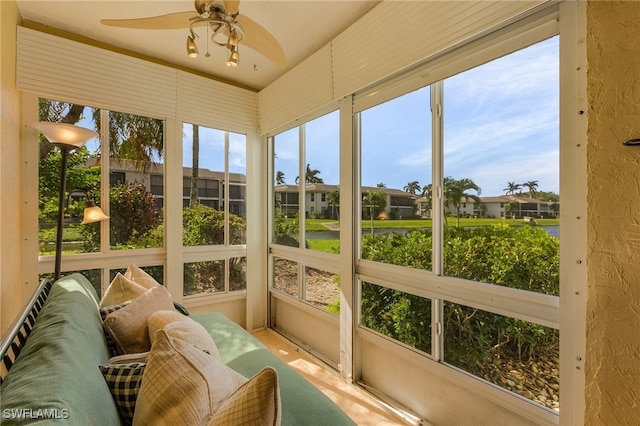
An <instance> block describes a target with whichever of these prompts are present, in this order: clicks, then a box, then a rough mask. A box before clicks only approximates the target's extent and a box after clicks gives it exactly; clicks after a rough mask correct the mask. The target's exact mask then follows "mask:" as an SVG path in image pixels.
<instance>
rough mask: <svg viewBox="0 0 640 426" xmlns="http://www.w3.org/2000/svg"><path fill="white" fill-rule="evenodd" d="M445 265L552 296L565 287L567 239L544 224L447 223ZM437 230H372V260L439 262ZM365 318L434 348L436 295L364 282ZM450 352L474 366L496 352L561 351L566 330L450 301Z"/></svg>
mask: <svg viewBox="0 0 640 426" xmlns="http://www.w3.org/2000/svg"><path fill="white" fill-rule="evenodd" d="M444 241H445V245H444V253H443V256H444V270H445V274H446V275H448V276H454V277H459V278H465V279H469V280H474V281H480V282H484V283H491V284H495V285H501V286H506V287H511V288H517V289H521V290H527V291H535V292H540V293H546V294H551V295H558V293H559V256H558V248H559V242H558V239H557V238H554V237H551V236H549V235H548V233H547V232H546V231H545V230H544V229H540V228H535V227H521V228H514V227H509V226H506V225H495V226H486V227H478V228H475V229H464V228H453V227H449V228H447V229H446V230H445V239H444ZM431 243H432V238H431V231H430V230H416V231H411V232H408V233H406V234H399V233H394V234H386V235H385V234H383V235H373V236H371V235H366V236H363V239H362V257H363V258H364V259H369V260H374V261H379V262H385V263H391V264H394V265H400V266H407V267H411V268H418V269H426V270H430V269H431V266H432V264H431V255H432V249H431V247H432V245H431ZM361 322H362V324H363V325H364V326H366V327H369V328H371V329H373V330H375V331H378V332H380V333H382V334H385V335H387V336H390V337H392V338H394V339H397V340H399V341H401V342H403V343H406V344H408V345H411V346H414V347H416V348H417V349H420V350H423V351H425V352H430V350H431V332H430V326H431V301H430V300H429V299H425V298H422V297H419V296H415V295H410V294H407V293H403V292H400V291H397V290H392V289H389V288H385V287H381V286H377V285H373V284H369V283H364V284H363V286H362V316H361ZM444 329H445V333H444V349H445V359H446V361H447V362H449V363H452V364H454V365H457V366H460V367H463V368H466V369H468V370H470V371H473V370H474V368H476V367H477V365H478V364H479V363H482V362H487V361H488V360H490V359H491V358H492V357H497V358H501V357H511V358H517V359H522V358H525V357H528V358H533V357H535V356H536V355H543V354H550V353H554V352H555V351H557V347H558V341H559V337H558V333H557V331H556V330H552V329H549V328H547V327H543V326H540V325H536V324H532V323H528V322H525V321H521V320H517V319H514V318H509V317H504V316H500V315H496V314H493V313H490V312H484V311H480V310H478V309H474V308H471V307H468V306H461V305H456V304H453V303H449V302H446V303H445V309H444Z"/></svg>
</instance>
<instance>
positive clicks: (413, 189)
mask: <svg viewBox="0 0 640 426" xmlns="http://www.w3.org/2000/svg"><path fill="white" fill-rule="evenodd" d="M421 190H422V188H421V187H420V184H419V183H418V181H417V180H414V181H413V182H409V183H408V184H406V185H405V186H404V191H405V192H408V193H410V194H412V195H416V193H418V192H420V191H421Z"/></svg>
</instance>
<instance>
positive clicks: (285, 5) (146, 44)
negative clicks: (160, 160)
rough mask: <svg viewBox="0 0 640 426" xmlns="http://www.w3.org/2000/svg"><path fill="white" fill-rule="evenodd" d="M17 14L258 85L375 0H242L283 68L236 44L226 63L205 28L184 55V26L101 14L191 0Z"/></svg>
mask: <svg viewBox="0 0 640 426" xmlns="http://www.w3.org/2000/svg"><path fill="white" fill-rule="evenodd" d="M17 3H18V7H19V9H20V12H21V14H22V18H23V19H24V20H28V21H34V22H37V23H40V24H44V25H47V26H49V27H53V28H57V29H61V30H64V31H68V32H71V33H75V34H78V35H81V36H84V37H88V38H90V39H94V40H97V41H100V42H104V43H108V44H110V45H114V46H117V47H119V48H124V49H127V50H131V51H134V52H138V53H140V54H143V55H146V56H150V57H153V58H157V59H160V60H163V61H166V62H169V63H171V64H175V65H178V66H180V67H186V68H189V69H193V70H197V71H199V72H202V73H206V74H209V75H212V76H214V77H216V78H218V79H221V80H224V81H230V82H235V83H238V84H240V85H243V86H246V87H250V88H254V89H258V90H259V89H262V88H264V87H266V86H267V85H269V84H270V83H271V82H273V81H274V80H276V79H277V78H278V77H279V76H281V75H282V74H284V73H285V72H286V71H287V70H289V69H291V68H292V67H293V66H295V65H296V64H298V63H300V62H301V61H303V60H304V59H306V58H307V57H308V56H309V55H311V54H312V53H314V52H315V51H316V50H318V49H319V48H320V47H322V46H324V45H326V44H327V43H328V42H329V41H330V40H332V39H333V38H334V37H335V36H337V35H338V34H340V33H341V32H342V31H344V30H345V29H346V28H347V27H349V25H351V24H352V23H353V22H355V21H356V20H358V19H359V18H360V17H361V16H363V15H364V14H366V13H367V12H368V11H370V10H371V9H372V8H373V7H374V6H375V5H376V4H378V1H368V0H367V1H365V0H353V1H345V0H324V1H317V0H290V1H284V0H243V1H241V2H240V13H242V14H244V15H246V16H248V17H249V18H251V19H253V20H254V21H256V22H257V23H258V24H260V25H262V26H263V27H264V28H266V29H267V30H268V31H269V32H271V34H273V35H274V36H275V38H276V39H277V40H278V41H279V42H280V45H281V46H282V48H283V50H284V52H285V56H286V60H287V67H286V68H285V69H278V68H277V67H276V66H275V65H273V64H272V63H271V62H269V61H268V60H267V59H266V58H265V57H263V56H262V55H260V54H258V53H257V52H255V51H253V50H251V49H249V48H246V47H244V48H243V47H242V45H241V46H240V66H238V67H236V68H232V67H227V66H226V65H225V63H226V60H227V56H228V55H227V51H226V49H225V48H223V47H219V46H217V45H214V44H212V43H209V52H210V53H211V56H210V57H209V58H207V57H205V55H204V53H205V52H206V42H205V41H206V35H205V29H204V28H199V29H198V30H197V31H198V32H202V35H201V36H200V38H199V39H198V40H197V44H198V50H199V51H200V55H199V57H197V58H189V57H188V56H187V54H186V39H187V35H188V30H187V29H180V30H137V29H124V28H116V27H108V26H105V25H102V24H101V23H100V20H101V19H131V18H143V17H149V16H157V15H164V14H168V13H176V12H185V11H193V10H194V2H193V1H191V0H179V1H167V0H155V1H150V0H137V1H136V0H134V1H129V0H107V1H106V0H49V1H42V0H18V1H17Z"/></svg>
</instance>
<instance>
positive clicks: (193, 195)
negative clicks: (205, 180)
mask: <svg viewBox="0 0 640 426" xmlns="http://www.w3.org/2000/svg"><path fill="white" fill-rule="evenodd" d="M192 126H193V146H192V149H191V154H192V159H193V164H192V166H191V192H190V196H189V207H194V206H195V205H196V204H198V170H199V167H200V159H199V158H198V157H200V127H199V126H198V125H197V124H193V125H192Z"/></svg>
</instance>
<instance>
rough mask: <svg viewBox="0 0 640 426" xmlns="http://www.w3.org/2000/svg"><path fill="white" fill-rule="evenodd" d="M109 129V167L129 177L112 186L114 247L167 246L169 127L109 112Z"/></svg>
mask: <svg viewBox="0 0 640 426" xmlns="http://www.w3.org/2000/svg"><path fill="white" fill-rule="evenodd" d="M109 126H110V131H109V136H110V140H109V158H110V161H109V168H110V169H111V170H113V171H116V172H120V173H124V176H125V179H124V181H123V182H116V183H115V184H112V185H111V186H110V188H109V217H110V219H109V233H110V235H109V236H110V238H109V244H110V247H111V249H112V250H124V249H131V248H152V247H163V246H164V236H163V228H162V226H161V225H162V222H163V217H162V208H161V207H162V205H163V204H162V201H161V200H162V198H161V196H162V194H163V183H162V176H163V174H164V162H163V158H164V136H163V132H164V123H163V122H162V120H158V119H154V118H150V117H142V116H139V115H135V114H127V113H121V112H113V111H109ZM154 176H155V177H154ZM154 191H155V192H156V193H157V194H154Z"/></svg>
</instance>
